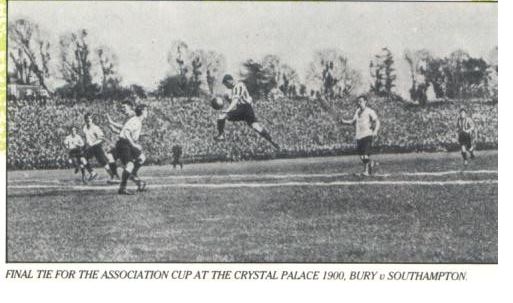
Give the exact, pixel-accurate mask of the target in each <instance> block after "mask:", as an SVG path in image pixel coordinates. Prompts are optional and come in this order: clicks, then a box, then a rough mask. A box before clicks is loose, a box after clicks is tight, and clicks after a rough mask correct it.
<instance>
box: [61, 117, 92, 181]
mask: <svg viewBox="0 0 513 303" xmlns="http://www.w3.org/2000/svg"><path fill="white" fill-rule="evenodd" d="M64 145H65V146H66V149H67V150H68V155H69V159H70V161H71V163H72V165H73V167H74V168H75V174H76V173H78V171H79V170H80V172H81V174H82V182H84V183H85V182H86V176H85V165H86V164H87V161H86V159H85V158H84V153H83V148H84V140H82V137H81V136H80V135H79V134H78V133H77V128H76V127H75V126H72V127H71V134H69V135H68V136H66V138H65V139H64Z"/></svg>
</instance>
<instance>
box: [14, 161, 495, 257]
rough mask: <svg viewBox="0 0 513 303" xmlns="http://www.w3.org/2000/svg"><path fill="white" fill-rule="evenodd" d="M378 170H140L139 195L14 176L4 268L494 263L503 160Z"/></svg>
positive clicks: (61, 178)
mask: <svg viewBox="0 0 513 303" xmlns="http://www.w3.org/2000/svg"><path fill="white" fill-rule="evenodd" d="M375 159H376V160H378V161H380V162H381V165H380V169H379V171H378V175H377V176H375V177H367V178H363V177H359V176H355V175H354V173H357V172H359V171H360V169H361V167H360V163H359V160H358V158H357V157H356V156H345V157H327V158H308V159H292V160H273V161H259V162H240V163H209V164H194V165H188V166H185V168H184V169H183V170H179V169H178V170H173V169H172V168H171V167H169V166H160V167H144V168H143V169H142V170H141V172H140V175H141V177H142V178H143V179H146V180H147V181H148V183H149V191H148V192H144V193H140V194H138V195H136V196H118V195H117V194H116V192H117V186H116V185H107V184H106V183H105V180H97V181H95V182H93V183H92V184H89V185H82V184H80V182H79V180H78V179H79V178H78V177H77V175H73V172H72V171H71V170H48V171H9V172H8V197H7V261H8V262H341V263H344V262H363V263H373V262H380V263H497V233H498V225H497V216H498V214H497V190H498V175H497V152H496V151H487V152H481V153H479V154H478V158H477V159H476V160H475V161H474V162H472V163H471V164H470V165H469V167H468V168H467V169H466V170H465V171H461V169H462V164H461V157H460V156H459V154H458V153H450V154H448V153H433V154H401V155H377V156H375ZM99 172H100V173H101V171H99Z"/></svg>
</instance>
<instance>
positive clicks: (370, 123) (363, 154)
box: [341, 96, 381, 176]
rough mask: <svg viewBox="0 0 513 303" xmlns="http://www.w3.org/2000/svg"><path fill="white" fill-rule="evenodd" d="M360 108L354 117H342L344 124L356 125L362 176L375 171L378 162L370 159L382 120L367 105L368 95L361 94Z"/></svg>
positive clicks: (359, 98) (358, 100) (357, 147)
mask: <svg viewBox="0 0 513 303" xmlns="http://www.w3.org/2000/svg"><path fill="white" fill-rule="evenodd" d="M357 102H358V109H357V110H356V113H355V114H354V117H353V119H351V120H344V119H341V122H342V124H347V125H353V124H354V126H355V131H356V133H355V139H356V149H357V151H358V155H359V156H360V159H361V160H362V163H363V172H362V174H361V175H362V176H370V175H372V173H373V168H374V166H375V165H376V164H377V163H376V162H375V161H373V160H371V159H370V154H371V148H372V139H373V137H375V136H377V134H378V131H379V128H380V126H381V125H380V122H379V119H378V115H377V114H376V112H375V111H374V110H373V109H371V108H370V107H368V106H367V97H365V96H360V97H358V99H357Z"/></svg>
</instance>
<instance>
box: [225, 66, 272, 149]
mask: <svg viewBox="0 0 513 303" xmlns="http://www.w3.org/2000/svg"><path fill="white" fill-rule="evenodd" d="M223 84H224V86H226V87H227V88H228V89H230V90H231V94H230V96H229V99H230V105H229V106H228V108H227V109H226V110H223V113H222V114H221V115H219V118H218V119H217V131H218V134H217V136H216V137H215V139H216V140H218V141H221V140H224V139H225V137H224V126H225V122H226V120H228V121H245V122H246V123H247V124H248V125H249V126H250V127H251V128H253V129H254V130H255V131H256V132H257V133H258V134H259V135H260V136H262V137H263V138H264V139H266V140H267V141H269V143H271V145H272V146H273V147H274V148H276V149H280V147H279V145H278V144H276V143H275V142H274V141H273V140H272V138H271V136H270V135H269V133H268V132H267V130H266V129H265V128H264V127H263V126H262V125H261V124H260V123H259V122H258V120H257V118H256V117H255V113H254V112H253V107H252V103H253V100H252V98H251V96H250V95H249V93H248V90H247V89H246V85H245V84H244V82H242V81H239V82H237V83H235V81H234V79H233V77H232V76H231V75H225V76H224V77H223Z"/></svg>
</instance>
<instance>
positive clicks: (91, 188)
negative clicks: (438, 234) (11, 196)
mask: <svg viewBox="0 0 513 303" xmlns="http://www.w3.org/2000/svg"><path fill="white" fill-rule="evenodd" d="M498 182H499V181H498V180H448V181H334V182H284V183H255V182H252V183H221V184H212V183H203V184H199V183H192V184H191V183H178V184H154V185H151V184H150V185H148V187H149V188H259V187H294V186H351V185H438V186H444V185H470V184H497V183H498ZM8 188H9V189H70V190H79V191H80V190H83V191H104V190H114V189H117V188H118V186H115V185H110V186H85V185H78V186H57V185H9V186H8Z"/></svg>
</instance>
